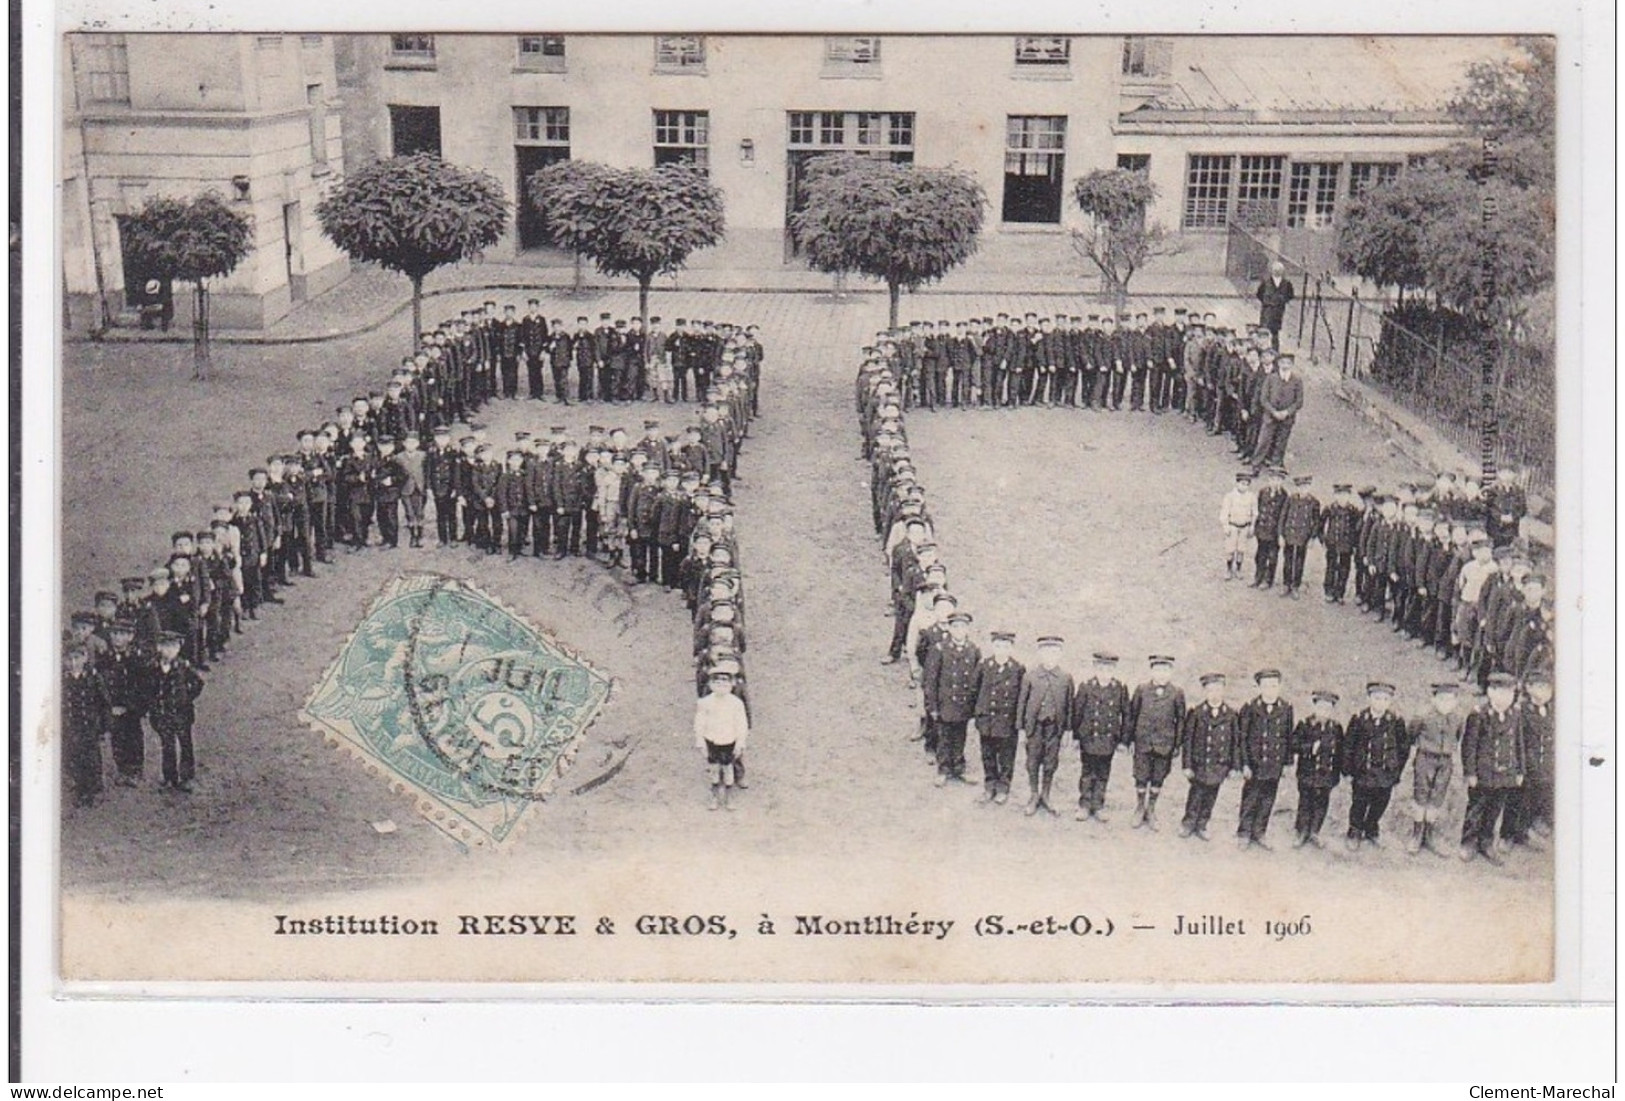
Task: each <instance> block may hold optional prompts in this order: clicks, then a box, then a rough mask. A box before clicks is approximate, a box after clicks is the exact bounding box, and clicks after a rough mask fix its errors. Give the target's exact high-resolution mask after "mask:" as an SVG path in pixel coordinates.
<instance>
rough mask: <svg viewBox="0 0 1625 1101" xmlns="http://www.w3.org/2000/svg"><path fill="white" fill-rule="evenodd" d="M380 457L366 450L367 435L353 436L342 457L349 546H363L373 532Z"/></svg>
mask: <svg viewBox="0 0 1625 1101" xmlns="http://www.w3.org/2000/svg"><path fill="white" fill-rule="evenodd" d="M377 466H378V464H377V460H375V459H374V458H373V457H372V456H371V455H370V454H368V453H367V440H366V437H364V436H351V437H350V453H349V454H348V455H346V456H344V458H342V459H340V460H339V468H338V481H339V485H341V486H343V487H344V500H345V502H346V504H347V505H348V506H349V514H350V525H349V529H350V539H351V543H350V548H351V550H361V549H362V548H363V547H365V546H366V545H367V543H368V537H369V536H370V535H371V533H372V514H373V496H372V494H373V481H374V479H375V478H376V477H377Z"/></svg>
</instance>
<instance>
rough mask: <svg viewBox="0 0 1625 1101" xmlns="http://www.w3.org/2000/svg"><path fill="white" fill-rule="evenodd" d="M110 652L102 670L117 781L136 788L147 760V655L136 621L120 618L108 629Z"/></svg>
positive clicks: (102, 660) (104, 659) (105, 658)
mask: <svg viewBox="0 0 1625 1101" xmlns="http://www.w3.org/2000/svg"><path fill="white" fill-rule="evenodd" d="M107 638H108V645H107V651H106V653H104V654H103V655H102V658H101V662H100V664H99V667H98V670H97V671H98V672H99V673H100V674H101V678H102V684H103V686H104V687H105V688H106V690H107V704H108V716H109V717H108V726H109V729H110V731H111V741H112V748H113V770H114V781H113V782H114V783H116V784H118V785H119V786H120V787H132V788H133V787H135V786H136V784H138V783H139V782H140V780H141V771H142V768H143V767H144V765H145V762H146V744H145V743H146V736H145V735H144V734H143V733H142V729H141V717H142V715H143V714H144V713H145V711H146V690H147V671H146V665H147V656H146V654H145V653H143V652H142V651H141V650H140V649H138V648H137V647H136V645H135V624H134V623H132V622H130V620H128V619H125V618H123V617H120V618H119V619H115V620H114V621H113V626H112V628H111V629H110V630H109V631H108V635H107Z"/></svg>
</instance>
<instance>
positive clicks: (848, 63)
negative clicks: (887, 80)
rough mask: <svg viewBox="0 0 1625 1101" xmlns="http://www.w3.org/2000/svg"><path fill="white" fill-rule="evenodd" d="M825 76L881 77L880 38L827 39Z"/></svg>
mask: <svg viewBox="0 0 1625 1101" xmlns="http://www.w3.org/2000/svg"><path fill="white" fill-rule="evenodd" d="M824 75H825V76H879V75H880V39H879V37H877V36H874V35H869V36H859V37H854V36H852V35H842V36H831V37H827V38H825V39H824Z"/></svg>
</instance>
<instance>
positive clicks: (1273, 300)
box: [1254, 260, 1298, 351]
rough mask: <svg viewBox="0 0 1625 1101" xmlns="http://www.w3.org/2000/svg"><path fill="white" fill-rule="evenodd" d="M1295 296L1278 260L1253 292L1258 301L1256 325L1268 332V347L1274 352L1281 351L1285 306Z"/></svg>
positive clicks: (1295, 289) (1294, 291) (1290, 282)
mask: <svg viewBox="0 0 1625 1101" xmlns="http://www.w3.org/2000/svg"><path fill="white" fill-rule="evenodd" d="M1297 294H1298V291H1297V288H1295V287H1294V286H1293V285H1292V280H1290V279H1288V278H1287V277H1286V265H1285V264H1283V263H1281V262H1280V261H1279V260H1277V261H1275V263H1273V264H1271V265H1270V273H1269V276H1268V277H1267V278H1265V279H1264V280H1262V281H1261V282H1260V283H1259V284H1258V290H1257V291H1255V292H1254V297H1255V298H1257V299H1258V323H1259V324H1260V325H1262V326H1263V327H1264V328H1266V329H1268V330H1269V333H1270V347H1271V348H1274V349H1275V350H1276V351H1280V350H1281V323H1282V322H1283V321H1285V320H1286V308H1287V305H1288V304H1289V303H1290V302H1291V301H1292V300H1293V299H1294V298H1296V297H1297Z"/></svg>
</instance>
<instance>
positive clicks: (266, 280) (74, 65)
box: [59, 33, 350, 332]
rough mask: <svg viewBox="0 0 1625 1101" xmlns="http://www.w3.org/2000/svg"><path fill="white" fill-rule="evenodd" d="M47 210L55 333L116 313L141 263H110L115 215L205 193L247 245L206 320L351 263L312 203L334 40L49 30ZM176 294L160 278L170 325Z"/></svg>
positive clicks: (122, 317) (339, 160) (258, 312)
mask: <svg viewBox="0 0 1625 1101" xmlns="http://www.w3.org/2000/svg"><path fill="white" fill-rule="evenodd" d="M62 48H63V51H64V57H63V67H62V72H63V74H64V87H63V89H62V147H61V181H62V189H61V195H60V199H59V218H60V227H61V238H60V240H61V246H62V250H61V256H62V290H63V299H64V301H63V310H64V321H65V324H66V326H67V328H68V331H70V332H88V331H92V330H95V329H97V328H100V327H102V326H104V325H106V324H109V323H111V324H119V323H125V322H129V321H130V320H131V319H132V317H133V314H134V312H135V310H136V307H137V305H138V304H139V303H140V302H141V301H142V300H143V299H144V297H145V288H146V285H147V283H148V280H149V277H150V275H151V273H147V272H141V271H137V270H134V269H133V267H132V266H131V265H127V264H126V263H125V259H124V255H123V249H122V246H121V242H120V236H119V224H118V220H119V217H120V216H121V215H124V214H129V213H132V212H134V211H135V210H138V209H139V208H140V207H141V206H142V204H143V203H145V202H146V201H148V200H149V199H151V198H154V197H159V196H163V197H173V198H190V197H192V196H195V195H197V194H199V193H201V192H204V191H211V190H212V191H215V192H218V193H219V194H220V195H221V196H222V197H224V198H225V199H227V200H228V201H229V202H230V203H232V204H233V205H234V206H235V207H237V208H238V209H240V210H241V211H242V212H243V213H245V214H248V215H250V216H251V218H252V220H253V230H252V237H251V241H252V250H251V252H250V253H249V255H248V257H247V259H245V260H244V261H243V263H242V264H241V265H239V266H238V267H237V269H236V270H235V271H233V272H232V273H231V274H230V275H227V276H225V277H223V278H221V279H218V280H215V281H214V282H212V283H211V284H210V291H211V301H210V311H211V317H212V321H213V323H214V324H215V325H217V326H219V327H221V328H260V327H263V326H265V325H268V324H270V323H272V322H274V321H276V320H277V319H278V318H280V317H282V316H283V315H285V314H286V313H287V312H288V310H289V309H290V308H291V307H292V306H293V304H294V303H296V302H298V301H300V300H302V299H304V298H307V297H310V296H313V295H316V294H320V293H321V292H322V291H324V290H326V289H328V288H329V287H331V286H333V285H335V284H336V283H338V282H340V281H342V280H343V279H344V278H345V277H346V276H347V275H348V274H349V271H350V265H349V260H348V258H347V257H346V256H345V255H344V254H343V253H342V252H340V251H339V250H338V249H336V248H335V247H333V245H332V244H331V243H330V242H329V241H328V240H327V239H326V238H325V237H323V236H322V233H321V229H320V227H319V226H318V225H317V223H316V214H315V207H316V203H317V202H318V201H319V200H320V197H321V194H322V190H323V187H324V185H325V184H326V183H327V182H328V181H330V180H332V179H334V178H336V176H337V174H338V172H339V171H340V170H341V169H342V167H343V159H344V151H343V150H344V139H343V127H342V121H341V117H340V115H341V112H340V110H339V97H338V79H337V75H336V72H335V69H334V61H333V39H332V36H330V35H320V34H308V35H302V34H88V33H75V34H69V35H66V36H64V40H63V44H62ZM188 290H189V288H187V287H184V286H183V287H176V288H174V293H173V298H174V305H175V309H176V323H177V324H179V325H181V326H183V327H184V326H185V324H187V319H188V317H189V310H190V307H189V302H190V296H189V294H188Z"/></svg>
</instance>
